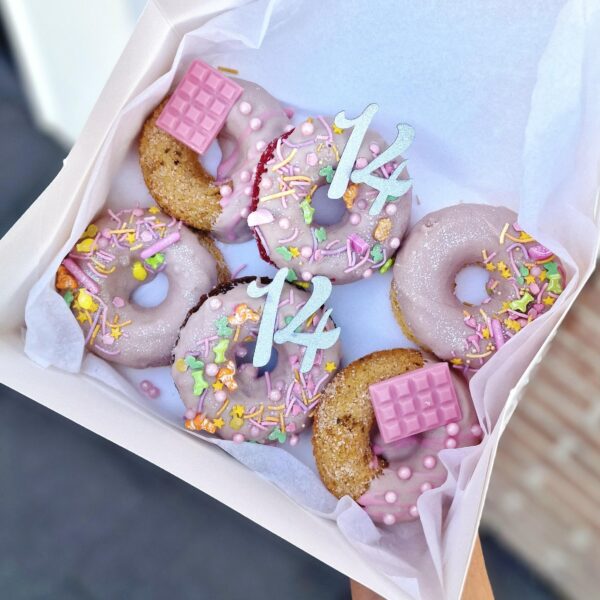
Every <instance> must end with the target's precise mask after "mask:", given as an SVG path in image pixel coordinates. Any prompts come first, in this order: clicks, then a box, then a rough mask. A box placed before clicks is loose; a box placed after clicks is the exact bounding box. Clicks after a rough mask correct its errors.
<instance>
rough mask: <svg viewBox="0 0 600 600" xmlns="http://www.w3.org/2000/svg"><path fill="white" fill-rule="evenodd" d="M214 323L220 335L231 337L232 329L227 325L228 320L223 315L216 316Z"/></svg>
mask: <svg viewBox="0 0 600 600" xmlns="http://www.w3.org/2000/svg"><path fill="white" fill-rule="evenodd" d="M215 325H216V327H217V334H218V335H219V336H220V337H231V336H232V335H233V329H231V327H229V320H228V319H227V317H226V316H225V315H223V316H222V317H220V318H218V319H217V320H216V321H215Z"/></svg>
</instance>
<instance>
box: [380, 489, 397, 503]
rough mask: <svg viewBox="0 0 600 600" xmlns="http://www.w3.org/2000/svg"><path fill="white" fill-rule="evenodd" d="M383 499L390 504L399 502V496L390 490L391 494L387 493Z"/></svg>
mask: <svg viewBox="0 0 600 600" xmlns="http://www.w3.org/2000/svg"><path fill="white" fill-rule="evenodd" d="M383 498H384V500H385V501H386V502H387V503H388V504H394V502H396V500H398V494H396V492H392V491H391V490H390V491H389V492H386V493H385V495H384V497H383Z"/></svg>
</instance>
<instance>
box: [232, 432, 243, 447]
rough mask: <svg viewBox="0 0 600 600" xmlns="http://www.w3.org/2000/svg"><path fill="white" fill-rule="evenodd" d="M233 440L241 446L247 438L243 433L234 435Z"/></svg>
mask: <svg viewBox="0 0 600 600" xmlns="http://www.w3.org/2000/svg"><path fill="white" fill-rule="evenodd" d="M232 439H233V441H234V442H235V443H236V444H241V443H242V442H243V441H244V440H245V439H246V438H245V437H244V436H243V435H242V434H241V433H234V434H233V438H232Z"/></svg>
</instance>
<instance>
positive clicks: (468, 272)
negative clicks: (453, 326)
mask: <svg viewBox="0 0 600 600" xmlns="http://www.w3.org/2000/svg"><path fill="white" fill-rule="evenodd" d="M488 279H489V273H488V271H486V269H484V268H483V267H482V266H480V265H467V266H466V267H463V268H462V269H461V270H460V271H459V272H458V273H457V274H456V278H455V280H454V283H455V287H454V295H455V296H456V297H457V298H458V300H459V301H460V302H462V303H463V304H464V305H465V306H478V305H480V304H482V303H483V301H484V300H485V299H486V298H488V297H489V295H488V293H487V290H486V284H487V282H488Z"/></svg>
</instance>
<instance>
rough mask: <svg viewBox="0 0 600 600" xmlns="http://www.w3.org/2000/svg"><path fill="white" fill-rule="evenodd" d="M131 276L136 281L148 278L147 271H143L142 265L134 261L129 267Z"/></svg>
mask: <svg viewBox="0 0 600 600" xmlns="http://www.w3.org/2000/svg"><path fill="white" fill-rule="evenodd" d="M131 274H132V275H133V277H134V279H137V280H138V281H144V280H145V279H146V277H148V271H146V269H144V265H143V264H142V263H141V262H140V261H139V260H136V261H135V262H134V263H133V265H132V267H131Z"/></svg>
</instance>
